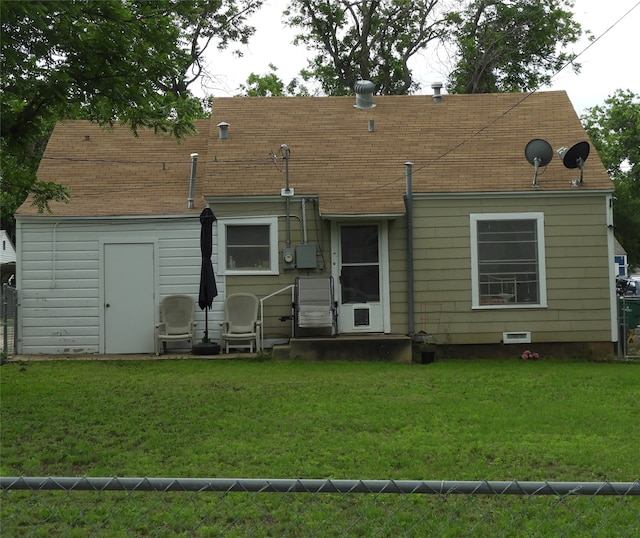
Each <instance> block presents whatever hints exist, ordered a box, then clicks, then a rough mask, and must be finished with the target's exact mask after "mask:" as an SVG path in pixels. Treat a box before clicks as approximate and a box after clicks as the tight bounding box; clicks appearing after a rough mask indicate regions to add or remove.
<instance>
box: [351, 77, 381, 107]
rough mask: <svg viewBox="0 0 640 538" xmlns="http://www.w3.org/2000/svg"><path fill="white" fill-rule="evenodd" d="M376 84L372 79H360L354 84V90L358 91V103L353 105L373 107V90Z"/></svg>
mask: <svg viewBox="0 0 640 538" xmlns="http://www.w3.org/2000/svg"><path fill="white" fill-rule="evenodd" d="M375 88H376V87H375V84H374V83H373V82H371V81H370V80H359V81H358V82H356V83H355V85H354V86H353V90H354V91H355V92H356V104H355V105H353V106H354V107H356V108H363V109H366V108H373V107H374V106H376V105H375V103H374V102H373V90H375Z"/></svg>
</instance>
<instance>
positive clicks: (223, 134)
mask: <svg viewBox="0 0 640 538" xmlns="http://www.w3.org/2000/svg"><path fill="white" fill-rule="evenodd" d="M218 136H219V138H220V140H226V139H227V138H229V124H228V123H227V122H225V121H221V122H220V123H218Z"/></svg>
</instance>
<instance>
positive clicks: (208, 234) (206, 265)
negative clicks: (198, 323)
mask: <svg viewBox="0 0 640 538" xmlns="http://www.w3.org/2000/svg"><path fill="white" fill-rule="evenodd" d="M215 220H216V217H215V215H214V214H213V211H211V209H210V208H208V207H205V208H204V209H203V210H202V213H200V252H201V253H202V266H201V268H200V293H199V294H198V306H200V308H201V309H202V310H204V311H205V329H204V340H203V342H204V343H209V309H210V308H211V306H212V304H213V299H214V298H215V297H216V296H217V295H218V287H217V286H216V279H215V276H214V274H213V264H212V263H211V253H212V242H213V222H214V221H215Z"/></svg>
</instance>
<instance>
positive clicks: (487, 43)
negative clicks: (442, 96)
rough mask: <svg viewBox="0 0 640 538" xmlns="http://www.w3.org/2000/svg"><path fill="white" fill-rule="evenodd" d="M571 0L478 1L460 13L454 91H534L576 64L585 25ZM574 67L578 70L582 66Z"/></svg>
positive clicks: (455, 34) (452, 76)
mask: <svg viewBox="0 0 640 538" xmlns="http://www.w3.org/2000/svg"><path fill="white" fill-rule="evenodd" d="M572 7H573V3H572V2H569V1H567V0H539V1H537V2H531V1H529V0H506V1H505V0H474V1H472V2H471V3H470V4H469V5H468V7H467V8H466V9H465V10H463V11H462V12H460V13H459V14H457V15H456V17H455V18H456V20H457V24H456V26H455V30H454V32H453V41H454V43H453V44H454V45H455V47H456V49H457V57H458V60H457V64H456V66H455V68H454V69H453V71H452V72H451V74H450V75H449V84H448V85H447V88H448V90H449V91H450V92H451V93H491V92H505V91H506V92H514V91H533V90H535V89H537V88H539V87H540V86H541V85H545V84H548V83H550V81H551V77H552V76H553V74H555V73H556V72H557V71H559V70H560V69H562V68H563V67H564V66H565V65H567V64H569V63H571V62H572V60H573V58H574V55H572V54H571V53H569V52H566V51H565V50H564V47H567V46H568V45H570V44H571V43H575V42H576V41H577V40H578V39H579V37H580V35H581V33H582V30H581V27H580V25H579V24H578V23H576V22H575V21H574V20H573V14H572V13H571V11H569V9H570V8H572ZM573 69H574V70H575V71H576V72H577V71H578V70H579V65H578V64H573Z"/></svg>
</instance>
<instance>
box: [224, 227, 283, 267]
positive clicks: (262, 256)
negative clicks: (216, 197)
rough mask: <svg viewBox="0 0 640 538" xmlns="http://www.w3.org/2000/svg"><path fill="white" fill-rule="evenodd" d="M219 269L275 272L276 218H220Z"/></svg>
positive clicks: (276, 261)
mask: <svg viewBox="0 0 640 538" xmlns="http://www.w3.org/2000/svg"><path fill="white" fill-rule="evenodd" d="M218 231H219V238H220V252H219V255H220V256H219V259H220V260H221V261H222V263H221V264H220V265H221V267H220V270H221V271H222V272H224V273H226V274H256V273H258V274H265V273H266V274H277V273H278V219H277V217H267V218H255V219H248V218H242V219H221V220H219V221H218Z"/></svg>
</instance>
